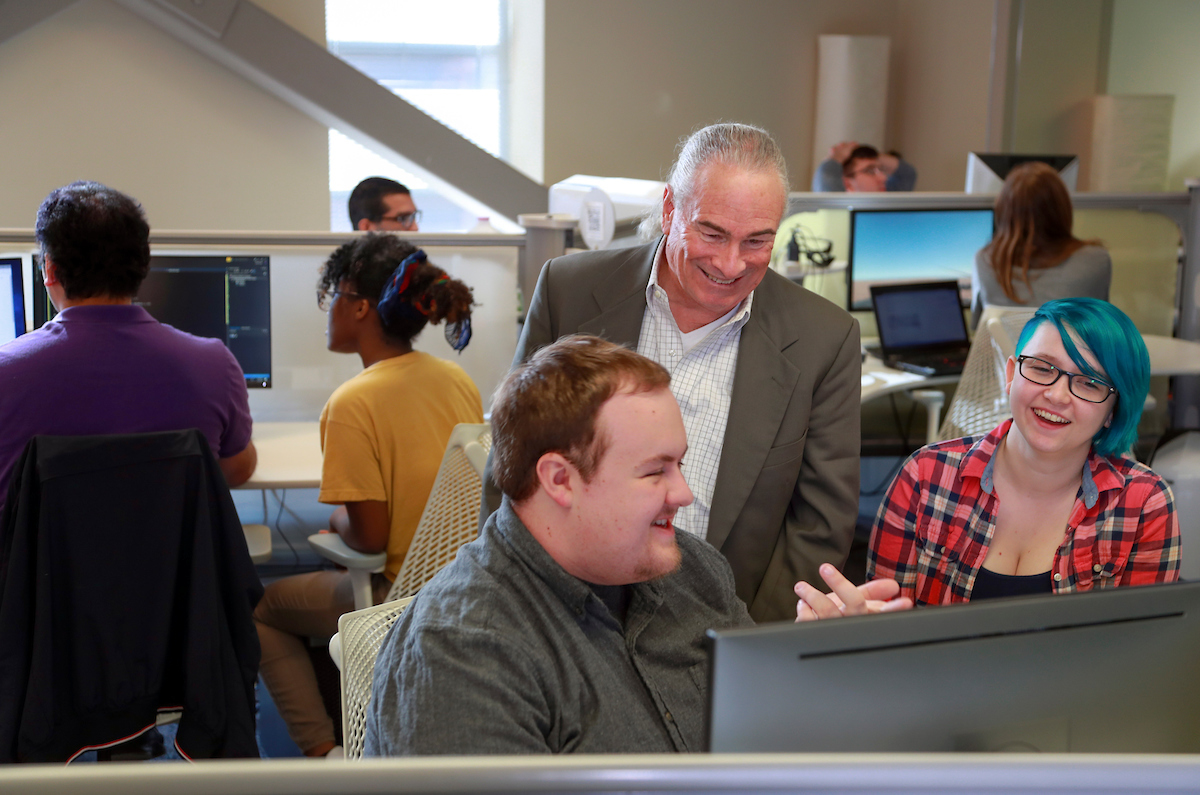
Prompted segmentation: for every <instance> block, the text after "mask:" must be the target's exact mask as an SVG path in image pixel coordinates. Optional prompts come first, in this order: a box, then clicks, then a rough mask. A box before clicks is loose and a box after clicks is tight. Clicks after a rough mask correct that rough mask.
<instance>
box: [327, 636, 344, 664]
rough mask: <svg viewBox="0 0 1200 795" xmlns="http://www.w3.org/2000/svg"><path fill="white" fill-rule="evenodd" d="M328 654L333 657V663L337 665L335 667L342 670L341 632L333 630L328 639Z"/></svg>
mask: <svg viewBox="0 0 1200 795" xmlns="http://www.w3.org/2000/svg"><path fill="white" fill-rule="evenodd" d="M329 656H330V657H331V658H333V664H334V665H336V666H337V669H338V670H339V671H340V670H342V633H340V632H335V633H333V637H332V638H330V639H329Z"/></svg>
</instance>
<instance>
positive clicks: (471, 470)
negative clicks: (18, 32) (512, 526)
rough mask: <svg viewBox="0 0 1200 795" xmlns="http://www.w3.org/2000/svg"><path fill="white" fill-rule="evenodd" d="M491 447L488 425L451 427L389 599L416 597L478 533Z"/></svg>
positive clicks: (389, 593)
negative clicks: (485, 466)
mask: <svg viewBox="0 0 1200 795" xmlns="http://www.w3.org/2000/svg"><path fill="white" fill-rule="evenodd" d="M491 446H492V426H491V425H489V424H488V423H486V422H485V423H482V424H480V425H468V424H465V423H464V424H461V425H456V426H455V427H454V431H453V432H452V433H451V434H450V441H449V443H448V444H447V445H446V454H445V455H444V456H442V465H441V468H439V469H438V474H437V480H435V481H434V482H433V489H432V490H431V491H430V492H429V500H428V501H427V502H426V503H425V511H424V513H422V514H421V521H420V522H419V523H418V524H417V529H416V530H415V531H414V532H413V540H412V543H411V544H410V545H409V547H408V554H407V555H405V556H404V563H403V564H401V566H400V571H399V572H397V574H396V581H395V582H393V583H392V588H391V590H390V591H389V592H388V595H387V601H391V600H393V599H403V598H404V597H406V596H413V595H415V594H416V593H417V591H419V590H421V587H422V586H424V585H425V583H427V582H429V580H430V578H432V577H433V575H435V574H437V573H438V570H439V569H441V568H442V567H443V566H445V565H446V564H447V563H449V562H450V561H452V560H454V555H455V554H456V553H457V552H458V548H459V547H461V546H462V545H463V544H466V543H467V542H469V541H472V540H473V539H474V538H475V537H476V536H477V535H478V532H479V508H480V505H481V499H482V496H483V467H484V464H485V463H487V456H488V450H490V449H491Z"/></svg>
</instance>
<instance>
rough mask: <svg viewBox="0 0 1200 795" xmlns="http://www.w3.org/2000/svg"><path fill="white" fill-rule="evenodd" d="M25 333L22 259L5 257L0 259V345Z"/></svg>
mask: <svg viewBox="0 0 1200 795" xmlns="http://www.w3.org/2000/svg"><path fill="white" fill-rule="evenodd" d="M10 309H11V311H10ZM24 333H25V284H24V279H23V278H22V276H21V258H20V257H4V258H2V259H0V345H3V344H4V343H6V342H9V341H11V340H14V339H16V338H17V337H19V336H21V335H22V334H24Z"/></svg>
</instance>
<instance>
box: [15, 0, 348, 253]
mask: <svg viewBox="0 0 1200 795" xmlns="http://www.w3.org/2000/svg"><path fill="white" fill-rule="evenodd" d="M312 2H316V3H317V4H318V6H320V0H300V1H299V2H296V3H295V6H297V7H296V8H293V9H292V16H293V17H295V18H296V20H297V23H298V24H303V23H304V20H305V19H308V21H309V23H310V24H308V27H311V21H312V15H311V13H309V14H307V15H300V14H298V13H297V12H298V11H300V10H302V9H300V8H299V7H300V6H302V5H310V6H311V3H312ZM288 5H292V4H291V3H289V4H288ZM320 7H321V8H322V9H323V6H320ZM308 10H309V11H310V12H311V8H309V9H308ZM323 17H324V12H323V10H322V12H321V18H322V19H323ZM0 108H2V109H3V110H2V112H0V142H3V150H4V154H3V156H2V157H0V185H3V186H4V187H3V190H0V227H26V228H28V227H31V226H33V221H34V216H35V213H36V212H37V207H38V205H39V204H40V203H41V201H42V199H43V198H45V196H46V194H47V193H48V192H49V191H50V190H51V189H52V188H54V187H57V186H59V185H63V184H66V183H68V182H71V181H73V180H76V179H93V180H98V181H100V182H104V183H106V184H109V185H111V186H113V187H115V188H118V189H119V190H122V191H124V192H126V193H128V194H130V195H132V196H134V197H136V198H137V199H138V200H139V201H141V202H142V205H143V206H144V207H145V209H146V213H147V215H148V216H149V219H150V224H151V226H152V227H155V228H159V229H256V230H293V229H296V230H314V229H325V228H326V227H327V226H328V223H329V198H328V196H329V193H328V169H329V167H328V153H327V143H326V128H325V127H324V126H323V125H320V124H318V123H316V122H315V121H313V120H312V119H310V118H309V117H307V116H305V115H304V114H302V113H300V112H299V111H297V110H295V109H294V108H292V107H291V106H289V105H286V104H284V103H283V102H281V101H279V100H277V99H275V98H274V97H271V96H268V95H267V94H265V93H264V92H262V91H260V90H259V89H257V88H255V87H254V86H252V85H250V84H249V83H248V82H246V81H245V80H243V79H242V78H240V77H238V76H237V75H235V74H233V73H232V72H230V71H228V70H227V69H225V68H223V67H221V66H218V65H217V64H216V63H215V62H213V61H212V60H211V59H209V58H207V57H205V56H203V55H200V54H199V53H197V52H196V51H194V50H192V49H191V48H189V47H187V46H185V45H183V44H181V43H179V42H178V41H177V40H176V39H174V38H173V37H171V36H169V35H167V34H166V33H163V32H162V31H160V30H159V29H158V28H156V27H154V26H153V25H151V24H149V23H147V22H145V21H143V20H142V19H141V18H140V17H138V16H136V15H135V14H133V13H131V12H129V11H127V10H125V9H124V8H123V7H122V6H120V5H117V4H116V3H113V2H110V1H109V0H86V1H85V2H81V3H78V4H76V5H74V6H72V7H70V8H68V9H67V10H65V11H64V12H63V13H61V14H59V15H57V16H55V17H53V18H51V19H49V20H47V21H46V22H43V23H42V24H40V25H38V26H36V27H33V28H31V29H29V30H27V31H25V32H24V33H22V34H21V35H19V36H17V37H15V38H13V39H10V40H8V41H5V42H3V44H2V45H0Z"/></svg>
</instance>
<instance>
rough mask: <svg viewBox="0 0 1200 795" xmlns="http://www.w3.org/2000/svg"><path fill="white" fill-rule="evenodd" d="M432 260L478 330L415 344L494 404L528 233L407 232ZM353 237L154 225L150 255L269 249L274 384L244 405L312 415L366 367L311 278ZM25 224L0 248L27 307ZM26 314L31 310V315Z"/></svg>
mask: <svg viewBox="0 0 1200 795" xmlns="http://www.w3.org/2000/svg"><path fill="white" fill-rule="evenodd" d="M407 237H408V238H409V239H411V240H412V242H413V243H414V244H415V245H417V246H420V247H421V248H423V249H424V250H425V251H426V252H427V253H428V255H429V260H430V262H432V263H434V264H435V265H437V266H439V267H441V268H443V269H445V270H446V272H447V273H449V274H450V275H451V276H453V277H454V278H456V279H461V280H462V281H464V282H465V283H466V284H468V285H469V286H470V287H471V288H472V289H473V290H474V292H475V300H476V303H477V306H476V307H475V311H474V314H473V327H474V335H473V336H472V338H471V344H470V345H469V346H468V347H467V348H466V350H464V351H463V352H462V353H461V354H458V353H455V352H454V350H453V349H452V348H451V347H450V346H449V344H448V343H447V342H446V340H445V337H444V335H443V334H442V327H441V326H436V327H429V328H427V329H426V330H425V331H424V332H423V333H422V334H421V336H420V337H418V338H417V342H416V348H417V349H419V350H423V351H426V352H429V353H432V354H434V355H436V356H439V357H442V358H445V359H450V360H453V361H456V362H458V363H459V364H461V365H462V367H463V369H464V370H466V371H467V373H468V374H469V375H470V376H471V377H472V378H473V379H474V381H475V383H476V385H477V386H478V387H479V391H480V393H481V395H482V397H483V405H484V411H489V410H490V408H491V398H492V393H493V392H494V391H495V389H496V387H497V386H498V385H499V383H500V381H501V380H502V379H503V378H504V375H505V374H506V373H507V372H508V368H509V366H510V364H511V363H512V357H513V353H514V352H515V350H516V341H517V333H518V330H519V329H518V326H517V318H518V315H519V312H520V310H521V307H520V306H519V301H520V298H519V293H518V290H517V274H518V266H519V262H520V259H521V256H522V253H523V251H524V247H525V236H524V235H502V234H495V235H467V234H412V235H408V236H407ZM353 238H354V235H353V234H333V233H310V234H295V233H240V232H154V233H152V235H151V239H150V245H151V252H152V253H153V254H154V255H222V256H251V257H255V256H259V257H261V256H266V257H269V259H270V281H271V370H272V385H271V387H270V388H266V389H251V390H250V410H251V413H252V415H253V416H254V419H255V420H256V421H258V422H264V421H265V422H278V421H315V420H316V419H317V417H318V416H319V415H320V412H321V407H322V406H324V405H325V401H326V400H328V398H329V396H330V395H331V394H332V393H333V390H334V389H336V388H337V387H338V385H339V384H341V383H343V382H344V381H346V380H347V379H348V378H350V377H352V376H353V375H355V374H356V373H358V372H359V371H361V370H362V363H361V361H359V359H358V357H357V356H347V355H345V354H337V353H330V352H329V351H328V350H326V347H325V322H326V315H325V313H324V312H322V311H321V310H320V309H319V308H318V307H317V299H316V283H317V276H318V273H319V271H320V268H321V265H322V264H323V263H324V262H325V260H326V258H328V256H329V254H330V253H331V252H332V251H333V250H334V249H335V248H337V247H338V246H339V245H341V244H342V243H345V242H346V241H348V240H352V239H353ZM35 250H36V244H35V243H34V238H33V232H32V231H31V230H11V229H10V230H0V252H3V253H4V254H10V255H18V256H20V257H21V259H22V262H23V266H24V269H25V271H26V274H25V276H26V278H25V284H26V305H27V306H30V307H32V306H33V303H34V296H33V290H32V287H31V285H32V283H33V279H32V276H33V273H32V267H33V265H32V254H33V252H34V251H35ZM28 314H30V316H32V313H28Z"/></svg>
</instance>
